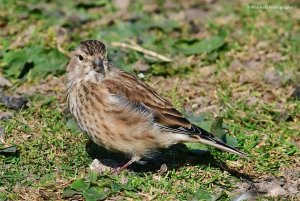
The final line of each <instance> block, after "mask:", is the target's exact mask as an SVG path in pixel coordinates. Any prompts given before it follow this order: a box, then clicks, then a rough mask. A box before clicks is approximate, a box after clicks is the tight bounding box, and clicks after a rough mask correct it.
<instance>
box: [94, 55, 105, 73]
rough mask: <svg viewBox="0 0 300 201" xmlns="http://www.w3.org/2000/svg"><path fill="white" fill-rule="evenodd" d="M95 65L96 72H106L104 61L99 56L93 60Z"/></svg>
mask: <svg viewBox="0 0 300 201" xmlns="http://www.w3.org/2000/svg"><path fill="white" fill-rule="evenodd" d="M93 66H94V69H95V71H96V72H98V73H101V74H105V72H104V66H103V61H102V60H101V59H99V58H96V59H95V60H94V61H93Z"/></svg>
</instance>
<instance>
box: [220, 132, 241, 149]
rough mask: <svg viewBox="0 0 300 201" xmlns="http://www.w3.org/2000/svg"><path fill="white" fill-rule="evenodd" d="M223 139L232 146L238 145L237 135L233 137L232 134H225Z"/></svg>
mask: <svg viewBox="0 0 300 201" xmlns="http://www.w3.org/2000/svg"><path fill="white" fill-rule="evenodd" d="M222 141H223V142H224V143H226V144H228V145H229V146H231V147H237V145H238V141H237V139H236V138H235V137H232V136H230V135H224V136H223V137H222Z"/></svg>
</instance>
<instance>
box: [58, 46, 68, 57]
mask: <svg viewBox="0 0 300 201" xmlns="http://www.w3.org/2000/svg"><path fill="white" fill-rule="evenodd" d="M56 48H57V50H58V51H59V52H60V53H62V54H63V55H65V56H66V57H68V58H70V57H71V53H70V52H68V51H66V50H64V49H63V48H62V47H61V46H60V44H57V45H56Z"/></svg>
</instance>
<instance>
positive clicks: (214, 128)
mask: <svg viewBox="0 0 300 201" xmlns="http://www.w3.org/2000/svg"><path fill="white" fill-rule="evenodd" d="M210 132H211V133H212V134H214V135H215V136H216V137H218V138H219V139H222V137H223V136H224V135H225V132H224V130H223V118H222V117H217V118H216V119H215V120H214V121H213V122H212V125H211V128H210Z"/></svg>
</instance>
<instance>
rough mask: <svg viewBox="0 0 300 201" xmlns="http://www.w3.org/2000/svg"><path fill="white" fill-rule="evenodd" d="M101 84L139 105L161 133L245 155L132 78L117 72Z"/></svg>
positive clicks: (129, 101) (111, 91)
mask: <svg viewBox="0 0 300 201" xmlns="http://www.w3.org/2000/svg"><path fill="white" fill-rule="evenodd" d="M102 84H103V85H104V86H105V87H106V88H107V89H108V91H109V92H110V93H111V94H114V95H115V96H118V97H119V98H121V99H126V100H127V101H128V103H131V104H134V105H136V106H141V107H142V108H144V110H145V109H146V110H148V111H149V112H151V113H152V114H153V116H154V121H155V124H156V125H157V126H158V127H160V129H162V130H164V131H167V132H173V133H180V134H186V135H189V136H190V137H191V138H194V139H196V140H198V141H200V142H202V143H204V144H208V145H212V146H214V147H217V148H219V149H223V150H225V151H229V152H232V153H235V154H238V155H240V156H244V155H245V154H244V153H243V152H241V151H239V150H238V149H235V148H233V147H230V146H228V145H226V144H225V143H223V142H222V141H220V140H218V139H216V138H215V136H214V135H213V134H211V133H209V132H207V131H206V130H204V129H202V128H200V127H198V126H196V125H194V124H191V123H190V122H189V121H188V120H187V119H186V118H185V117H184V116H183V115H182V114H181V113H180V112H179V111H177V110H176V109H175V108H174V107H173V105H172V104H171V103H170V101H168V100H166V99H164V98H162V97H161V96H159V95H158V94H157V93H156V92H155V91H154V90H153V89H152V88H151V87H150V86H148V85H147V84H145V83H144V82H142V81H141V80H139V79H137V78H136V77H134V76H132V75H129V74H127V73H125V72H122V71H120V72H118V73H114V75H113V76H111V77H108V78H106V79H104V80H103V81H102Z"/></svg>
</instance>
